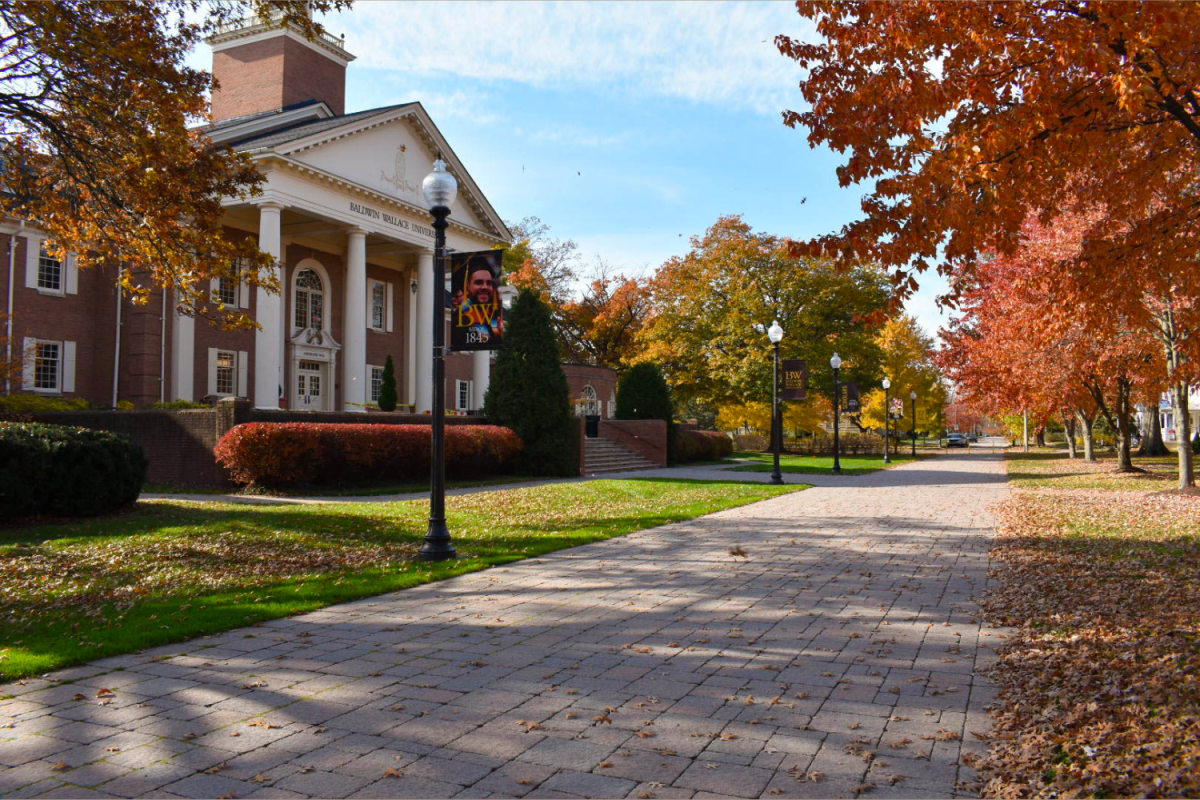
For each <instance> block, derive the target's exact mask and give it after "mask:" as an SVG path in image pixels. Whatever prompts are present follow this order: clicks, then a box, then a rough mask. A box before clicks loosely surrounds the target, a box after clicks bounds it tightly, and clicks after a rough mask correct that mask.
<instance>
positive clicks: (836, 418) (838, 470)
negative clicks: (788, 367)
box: [829, 353, 842, 475]
mask: <svg viewBox="0 0 1200 800" xmlns="http://www.w3.org/2000/svg"><path fill="white" fill-rule="evenodd" d="M829 366H831V367H833V474H834V475H841V474H842V461H841V453H840V452H839V442H838V433H839V429H840V428H841V427H842V420H841V417H840V414H841V411H840V410H839V409H838V401H839V400H841V396H842V387H841V384H839V383H838V370H840V369H841V368H842V360H841V359H840V358H838V354H837V353H834V354H833V358H831V359H829Z"/></svg>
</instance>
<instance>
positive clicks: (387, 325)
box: [367, 278, 394, 333]
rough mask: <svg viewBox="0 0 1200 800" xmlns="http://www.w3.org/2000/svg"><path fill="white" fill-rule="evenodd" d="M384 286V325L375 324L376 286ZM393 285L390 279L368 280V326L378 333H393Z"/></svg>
mask: <svg viewBox="0 0 1200 800" xmlns="http://www.w3.org/2000/svg"><path fill="white" fill-rule="evenodd" d="M376 286H382V287H383V309H382V310H383V314H382V316H383V325H382V326H379V325H376V324H375V287H376ZM393 291H394V290H393V285H392V284H391V283H389V282H388V281H378V280H375V279H374V278H372V279H371V280H368V281H367V327H368V328H370V329H371V330H373V331H375V332H376V333H391V332H392V330H393V328H392V308H393V306H394V303H393Z"/></svg>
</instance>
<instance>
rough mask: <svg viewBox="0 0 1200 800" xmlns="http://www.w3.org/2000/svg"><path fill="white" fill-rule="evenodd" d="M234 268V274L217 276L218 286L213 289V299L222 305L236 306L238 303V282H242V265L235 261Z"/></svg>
mask: <svg viewBox="0 0 1200 800" xmlns="http://www.w3.org/2000/svg"><path fill="white" fill-rule="evenodd" d="M232 270H233V274H232V275H230V276H229V277H221V278H217V281H216V283H217V286H216V289H215V291H213V299H214V300H216V301H217V302H218V303H220V304H222V305H226V306H231V307H235V308H236V307H237V304H238V284H239V283H241V274H242V269H241V265H240V264H238V263H236V262H235V263H234V264H233V267H232Z"/></svg>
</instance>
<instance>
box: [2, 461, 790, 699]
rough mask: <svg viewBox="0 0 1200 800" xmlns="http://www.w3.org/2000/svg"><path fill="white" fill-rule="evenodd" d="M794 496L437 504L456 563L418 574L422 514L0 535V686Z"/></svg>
mask: <svg viewBox="0 0 1200 800" xmlns="http://www.w3.org/2000/svg"><path fill="white" fill-rule="evenodd" d="M800 488H806V487H802V486H799V485H790V486H769V485H765V484H752V483H737V482H733V481H687V480H668V479H642V480H606V481H589V482H584V483H569V484H556V485H550V486H539V487H527V488H518V489H510V490H506V491H496V492H481V493H478V494H472V495H468V496H463V497H450V498H447V501H446V504H447V520H448V524H449V526H450V530H451V532H452V534H453V535H454V539H455V544H456V545H457V547H458V552H459V558H458V560H457V561H454V562H450V563H442V564H425V563H422V562H419V561H416V560H415V556H416V552H417V549H418V548H419V547H420V544H421V540H422V538H423V537H424V535H425V528H426V520H427V517H428V513H429V505H428V502H427V501H415V500H414V501H408V502H402V503H336V504H334V503H331V504H323V505H308V506H296V505H287V506H248V505H244V504H230V503H192V502H179V501H157V502H141V503H138V504H137V505H136V507H135V508H134V509H133V510H131V511H129V512H127V513H125V514H121V515H118V516H112V517H107V518H98V519H89V520H81V521H79V522H73V523H67V524H54V525H43V526H38V527H28V528H9V529H0V679H13V678H20V677H24V676H28V675H34V674H39V673H42V672H46V671H48V670H52V669H57V668H60V667H65V666H69V665H71V664H76V663H79V662H82V661H86V660H89V659H93V658H98V657H101V656H109V655H116V654H119V653H127V652H130V651H134V650H139V649H143V648H146V647H150V646H153V645H161V644H168V643H171V642H176V641H180V640H183V639H188V638H191V637H193V636H197V635H200V634H209V633H215V632H219V631H223V630H228V629H230V628H235V627H238V626H241V625H247V624H251V623H254V622H259V621H261V620H266V619H273V618H276V617H283V616H289V615H292V614H297V613H300V612H304V611H310V610H312V609H315V608H319V607H321V606H325V605H329V604H331V603H337V602H342V601H346V600H351V599H354V598H358V597H365V596H370V595H376V594H381V593H384V592H390V591H394V590H397V589H404V588H407V587H410V586H416V585H418V584H422V583H427V582H429V581H436V580H440V579H442V578H446V577H450V576H452V575H460V574H463V573H466V572H473V571H475V570H480V569H485V568H487V567H489V566H493V565H497V564H505V563H508V562H512V561H517V560H520V559H523V558H527V557H530V556H536V555H540V554H543V553H548V552H550V551H553V550H559V549H561V548H564V547H573V546H575V545H580V544H586V543H588V542H595V541H599V540H602V539H608V538H611V537H614V536H621V535H623V534H627V533H631V532H633V531H637V530H642V529H645V528H651V527H655V526H658V525H664V524H667V523H670V522H677V521H679V520H685V519H690V518H692V517H697V516H700V515H702V514H708V513H712V512H714V511H720V510H722V509H726V508H732V507H735V506H740V505H745V504H746V503H752V502H755V501H757V500H763V499H766V498H769V497H774V496H776V495H779V494H783V493H785V492H789V491H795V490H797V489H800Z"/></svg>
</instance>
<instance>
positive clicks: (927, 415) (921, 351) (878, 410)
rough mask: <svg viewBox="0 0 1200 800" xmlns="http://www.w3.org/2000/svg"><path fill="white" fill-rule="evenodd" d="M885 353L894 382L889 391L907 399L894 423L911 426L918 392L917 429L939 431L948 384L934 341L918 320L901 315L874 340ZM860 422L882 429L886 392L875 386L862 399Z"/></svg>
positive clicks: (887, 370)
mask: <svg viewBox="0 0 1200 800" xmlns="http://www.w3.org/2000/svg"><path fill="white" fill-rule="evenodd" d="M875 342H876V344H878V345H879V349H880V350H881V351H882V352H883V374H884V376H886V377H888V378H890V379H891V381H892V385H891V388H890V389H889V390H888V393H889V395H890V396H891V397H892V398H900V399H902V400H903V401H904V418H903V419H902V420H894V421H893V422H892V423H891V424H892V425H895V426H896V429H898V430H900V431H902V432H907V431H909V430H911V429H912V426H913V425H912V423H913V401H912V400H911V399H910V393H911V392H913V391H915V392H916V393H917V401H916V409H917V417H916V429H917V430H918V431H925V432H930V433H933V432H938V431H941V429H942V428H943V427H945V415H946V400H947V392H946V385H945V383H944V382H943V380H942V374H941V371H940V370H939V369H938V367H937V365H936V364H935V363H934V359H933V355H934V344H933V338H932V337H930V336H929V335H928V334H927V333H925V331H924V330H922V329H921V326H920V325H919V324H918V323H917V321H916V320H915V319H913V318H912V317H910V316H908V315H907V314H902V315H901V316H898V317H895V318H893V319H891V320H889V321H888V323H887V324H886V325H884V326H883V328H882V329H880V331H879V335H878V336H877V337H876V339H875ZM862 409H863V410H862V416H861V420H860V421H861V424H862V425H863V427H866V428H876V429H879V430H883V422H884V413H885V411H884V391H883V389H873V390H872V391H870V392H867V393H866V394H865V395H864V396H863V398H862Z"/></svg>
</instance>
